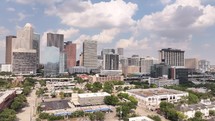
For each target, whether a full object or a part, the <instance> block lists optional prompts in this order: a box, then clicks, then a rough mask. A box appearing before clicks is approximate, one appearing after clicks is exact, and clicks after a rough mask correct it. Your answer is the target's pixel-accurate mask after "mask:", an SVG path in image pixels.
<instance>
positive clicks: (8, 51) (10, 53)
mask: <svg viewBox="0 0 215 121" xmlns="http://www.w3.org/2000/svg"><path fill="white" fill-rule="evenodd" d="M13 38H16V36H12V35H11V36H6V51H5V63H6V64H12V58H13V45H12V44H13Z"/></svg>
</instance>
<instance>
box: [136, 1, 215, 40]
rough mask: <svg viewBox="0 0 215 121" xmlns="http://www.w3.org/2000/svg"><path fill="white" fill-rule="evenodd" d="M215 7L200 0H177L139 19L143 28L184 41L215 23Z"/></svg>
mask: <svg viewBox="0 0 215 121" xmlns="http://www.w3.org/2000/svg"><path fill="white" fill-rule="evenodd" d="M214 13H215V7H213V6H210V5H208V6H204V5H201V1H200V0H176V2H175V3H173V4H170V5H167V6H166V7H165V8H164V9H163V10H162V11H159V12H156V13H152V14H151V15H145V16H144V17H143V18H142V19H141V20H140V21H138V30H139V32H141V31H142V30H143V29H144V30H146V31H148V32H150V33H153V34H155V35H157V36H160V37H163V38H166V39H167V40H171V41H173V42H178V41H181V42H184V41H186V40H187V38H189V36H190V35H193V34H196V33H198V32H199V31H202V30H203V29H204V28H206V27H208V26H212V25H214V23H215V14H214Z"/></svg>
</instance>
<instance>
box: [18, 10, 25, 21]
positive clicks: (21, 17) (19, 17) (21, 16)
mask: <svg viewBox="0 0 215 121" xmlns="http://www.w3.org/2000/svg"><path fill="white" fill-rule="evenodd" d="M17 15H18V21H22V20H24V19H25V18H26V15H25V14H24V13H21V12H19V13H18V14H17Z"/></svg>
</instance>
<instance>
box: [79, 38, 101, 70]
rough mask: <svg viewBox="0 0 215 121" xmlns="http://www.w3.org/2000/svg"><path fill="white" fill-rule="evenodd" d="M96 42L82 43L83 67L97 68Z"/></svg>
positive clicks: (87, 41) (86, 41)
mask: <svg viewBox="0 0 215 121" xmlns="http://www.w3.org/2000/svg"><path fill="white" fill-rule="evenodd" d="M97 59H98V58H97V41H93V40H85V41H84V42H83V66H85V67H88V68H97Z"/></svg>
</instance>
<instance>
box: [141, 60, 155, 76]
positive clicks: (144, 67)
mask: <svg viewBox="0 0 215 121" xmlns="http://www.w3.org/2000/svg"><path fill="white" fill-rule="evenodd" d="M157 63H158V59H156V58H153V57H149V56H147V57H146V58H141V59H140V72H141V73H143V74H150V72H151V66H153V65H154V64H157Z"/></svg>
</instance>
